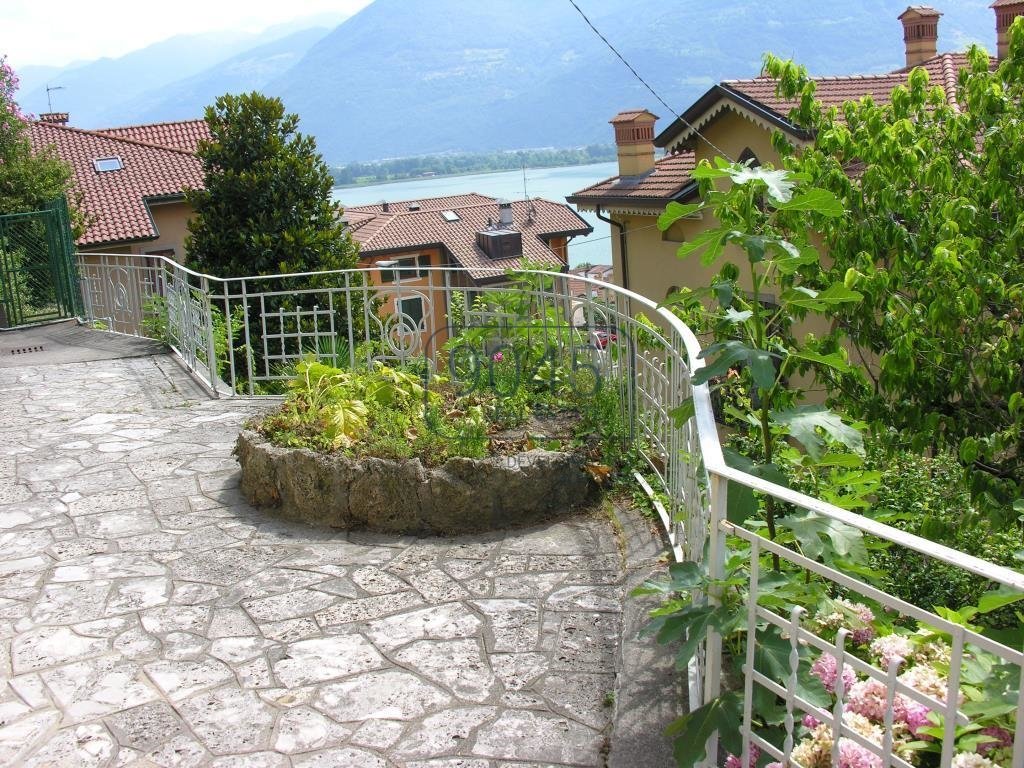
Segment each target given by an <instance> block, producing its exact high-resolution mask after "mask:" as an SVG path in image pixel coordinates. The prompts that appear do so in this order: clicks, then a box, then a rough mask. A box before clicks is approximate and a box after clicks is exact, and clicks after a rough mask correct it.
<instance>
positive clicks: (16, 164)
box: [0, 56, 80, 223]
mask: <svg viewBox="0 0 1024 768" xmlns="http://www.w3.org/2000/svg"><path fill="white" fill-rule="evenodd" d="M17 90H18V76H17V75H16V74H15V72H14V70H13V69H12V68H11V66H10V64H8V63H7V57H6V56H0V214H2V213H21V212H24V211H33V210H36V209H38V208H40V207H42V206H43V205H44V204H45V203H47V202H49V201H51V200H53V199H54V198H56V197H61V196H64V195H67V194H68V192H69V190H70V180H71V169H70V168H69V167H68V165H67V164H66V163H64V162H63V161H62V160H61V159H60V158H59V157H57V154H56V151H55V150H54V149H53V147H47V148H45V149H41V150H38V151H35V152H33V150H32V145H31V143H30V142H29V134H28V130H29V129H28V122H27V121H28V119H29V116H27V115H25V113H24V112H22V110H21V107H19V106H18V102H17V101H16V100H15V98H14V96H15V93H17ZM69 202H71V201H69ZM79 223H80V222H79Z"/></svg>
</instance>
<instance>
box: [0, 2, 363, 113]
mask: <svg viewBox="0 0 1024 768" xmlns="http://www.w3.org/2000/svg"><path fill="white" fill-rule="evenodd" d="M343 18H344V17H343V16H339V15H338V14H332V15H330V16H329V17H323V16H320V17H314V18H313V19H307V23H305V24H303V23H302V21H301V20H299V21H296V22H291V23H289V24H287V25H279V26H276V27H272V28H270V29H267V30H264V31H263V32H261V33H258V34H252V33H248V32H239V31H230V30H227V31H219V32H208V33H203V34H194V35H176V36H175V37H171V38H169V39H167V40H163V41H161V42H159V43H155V44H153V45H149V46H146V47H145V48H141V49H139V50H137V51H132V52H131V53H128V54H125V55H124V56H119V57H117V58H102V59H97V60H95V61H91V62H78V63H76V64H73V65H70V66H68V67H64V68H62V69H59V70H56V71H54V68H52V67H26V68H25V70H26V74H27V75H28V77H27V78H25V80H26V82H25V83H24V84H23V85H22V87H21V89H20V91H19V93H18V101H19V103H20V104H21V107H22V109H24V110H26V111H28V112H32V113H36V114H38V113H41V112H47V111H49V110H48V106H47V98H46V84H47V83H49V84H50V85H51V86H60V87H61V90H59V91H56V92H55V93H53V94H52V96H53V109H54V110H55V111H58V112H69V113H70V114H71V118H72V124H73V125H76V126H78V127H80V128H98V127H102V126H106V125H113V124H118V123H122V124H123V123H128V122H132V121H133V120H134V118H135V117H136V116H137V114H138V108H137V107H135V106H133V105H135V104H136V103H137V101H140V100H141V101H142V103H152V102H160V101H162V100H163V94H164V91H165V89H167V88H168V86H170V85H172V84H177V83H180V82H181V81H183V80H188V79H190V78H193V77H195V76H197V75H201V74H202V73H205V72H207V71H208V70H209V69H210V68H211V67H214V66H216V65H221V64H224V63H226V62H228V61H229V60H231V59H233V58H234V57H236V56H238V55H239V54H243V53H244V52H246V51H252V50H253V49H254V48H256V47H258V46H263V45H267V44H269V45H270V46H273V44H274V42H275V41H279V40H281V39H287V38H288V37H295V35H296V34H298V35H300V36H301V35H302V34H303V32H302V31H297V30H302V29H303V28H307V29H308V28H309V27H318V28H319V29H320V34H321V35H322V34H323V33H324V32H325V31H326V30H327V29H329V28H331V27H334V26H336V25H337V23H338V21H339V19H343ZM309 42H312V40H310V41H309ZM307 47H308V46H307ZM304 51H305V48H303V49H301V51H299V54H298V55H301V53H302V52H304ZM273 74H277V70H274V71H273ZM229 79H230V78H229ZM41 81H42V82H41ZM223 92H224V91H220V92H219V93H223ZM219 93H218V94H217V95H219ZM196 114H198V113H197V112H193V113H192V114H190V115H189V116H190V117H194V116H196ZM160 119H167V118H160Z"/></svg>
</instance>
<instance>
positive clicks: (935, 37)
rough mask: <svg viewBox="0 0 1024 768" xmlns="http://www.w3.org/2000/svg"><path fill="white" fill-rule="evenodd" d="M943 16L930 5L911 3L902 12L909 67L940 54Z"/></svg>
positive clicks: (901, 19) (901, 17)
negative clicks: (940, 29) (940, 24)
mask: <svg viewBox="0 0 1024 768" xmlns="http://www.w3.org/2000/svg"><path fill="white" fill-rule="evenodd" d="M941 16H942V14H941V13H939V12H938V11H937V10H935V9H934V8H932V7H931V6H929V5H911V6H910V7H908V8H907V10H905V11H904V12H903V13H901V14H900V17H899V18H900V21H901V22H903V43H904V45H905V46H906V55H907V68H910V67H916V66H918V65H919V64H923V63H924V62H926V61H928V59H931V58H934V57H935V56H936V55H937V54H938V49H939V17H941Z"/></svg>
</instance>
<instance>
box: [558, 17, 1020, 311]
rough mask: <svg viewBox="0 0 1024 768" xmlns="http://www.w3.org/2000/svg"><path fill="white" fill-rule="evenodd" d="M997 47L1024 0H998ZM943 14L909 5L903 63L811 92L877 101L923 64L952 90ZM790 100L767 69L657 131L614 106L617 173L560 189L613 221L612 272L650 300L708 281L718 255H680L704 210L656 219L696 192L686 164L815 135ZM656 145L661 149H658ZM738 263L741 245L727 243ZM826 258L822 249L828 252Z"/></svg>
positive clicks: (825, 81) (760, 157) (1001, 52)
mask: <svg viewBox="0 0 1024 768" xmlns="http://www.w3.org/2000/svg"><path fill="white" fill-rule="evenodd" d="M992 8H993V9H994V10H995V16H996V33H997V51H998V56H999V58H1002V57H1003V56H1005V54H1006V51H1007V48H1008V44H1009V38H1008V30H1009V28H1010V25H1011V24H1012V23H1013V21H1014V19H1015V18H1016V17H1017V16H1022V15H1024V0H996V2H995V3H993V5H992ZM941 15H942V14H941V13H940V12H939V11H937V10H935V9H934V8H931V7H928V6H921V5H917V6H911V7H909V8H907V10H906V11H904V12H903V13H902V14H901V15H900V17H899V20H900V21H901V22H902V24H903V30H904V42H905V44H906V50H905V53H906V66H905V67H904V68H901V69H898V70H896V71H894V72H889V73H886V74H880V75H853V76H844V77H819V78H815V81H816V83H817V96H818V98H819V99H821V100H822V101H824V102H825V103H826V104H830V105H837V106H838V105H841V104H843V103H844V102H846V101H850V100H854V99H858V98H861V97H863V96H867V95H870V96H871V97H872V98H873V99H874V100H875V102H876V103H880V104H884V103H887V102H888V101H889V97H890V94H891V92H892V90H893V88H895V87H896V86H898V85H901V84H905V83H906V82H907V78H908V76H909V74H910V71H911V70H912V69H914V68H915V67H924V68H925V69H926V70H927V71H928V74H929V76H930V79H931V82H932V83H935V84H938V85H940V86H942V87H943V88H945V89H946V92H947V94H948V95H949V98H951V99H952V98H953V97H954V92H955V86H956V82H957V73H958V72H959V70H960V69H961V68H962V67H964V66H965V64H966V57H965V55H964V54H962V53H943V54H939V53H937V44H938V25H939V18H940V16H941ZM793 106H795V105H794V104H791V103H787V102H785V101H783V100H781V99H779V98H778V97H777V96H776V95H775V81H774V80H772V79H771V78H768V77H757V78H752V79H748V80H726V81H724V82H722V83H719V84H718V85H715V86H714V87H712V88H711V89H710V90H709V91H708V92H707V93H705V94H704V95H703V96H701V97H700V98H699V99H698V100H697V101H696V102H694V103H693V104H692V105H691V106H690V107H689V108H688V109H687V110H686V111H685V112H683V113H682V115H681V116H680V117H681V119H677V120H675V121H673V122H672V123H671V124H670V125H668V126H667V127H666V128H664V129H663V130H661V132H660V133H657V134H656V133H655V123H656V121H657V120H658V117H657V116H656V115H654V114H652V113H651V112H649V111H647V110H644V109H636V110H628V111H625V112H620V113H619V114H618V115H616V116H615V117H614V118H613V119H612V120H611V124H612V126H613V128H614V130H615V143H616V146H617V148H618V162H619V169H618V170H619V174H618V175H617V176H613V177H611V178H609V179H605V180H604V181H601V182H598V183H596V184H593V185H591V186H589V187H586V188H585V189H581V190H579V191H578V192H575V193H574V194H572V195H570V196H569V197H567V198H566V200H567V201H568V202H569V203H572V204H574V205H576V206H577V207H578V208H579V209H580V210H583V211H594V212H596V213H597V215H598V218H600V219H602V220H603V221H607V222H608V224H609V226H610V227H611V235H612V257H613V271H614V276H613V281H614V282H615V283H616V284H617V285H620V286H622V287H624V288H628V289H630V290H632V291H635V292H637V293H639V294H641V295H644V296H647V297H648V298H651V299H654V300H656V301H661V300H662V299H664V298H665V296H666V295H667V294H668V293H670V292H673V291H674V290H676V289H678V288H680V287H689V288H699V287H703V286H706V285H708V284H709V283H710V281H711V278H712V277H713V276H714V274H716V273H717V271H718V270H719V269H720V268H721V264H716V265H713V266H711V267H704V266H702V265H701V263H700V260H699V259H696V258H688V259H685V260H684V259H680V258H678V257H677V256H676V250H677V249H678V247H679V244H680V243H681V242H684V241H686V240H689V239H691V238H692V237H694V236H695V235H697V234H699V233H700V232H702V231H703V230H704V229H706V228H708V227H709V226H711V225H712V224H713V222H710V221H709V219H708V218H707V217H706V216H705V217H704V218H701V217H693V218H689V219H685V220H682V221H680V222H677V223H676V224H675V225H674V226H673V227H672V228H671V229H669V230H668V231H667V232H661V231H660V230H659V229H658V227H657V224H656V221H657V217H658V215H659V214H660V213H661V212H662V211H664V210H665V206H666V205H667V204H668V203H669V202H671V201H677V202H681V203H685V202H693V201H694V199H695V198H696V195H697V184H696V182H695V181H694V180H693V179H692V177H691V175H690V174H691V172H692V171H693V169H694V168H695V167H696V165H697V164H698V163H699V162H701V161H702V160H709V161H710V160H712V159H713V158H714V157H715V156H718V155H720V154H722V153H724V154H726V155H727V156H728V157H730V158H733V159H735V160H738V161H740V162H743V161H747V160H754V161H755V162H757V163H771V164H773V165H775V166H776V167H778V166H779V165H780V162H779V157H778V154H777V153H776V152H775V150H774V149H773V148H772V143H771V136H772V133H773V132H775V131H782V132H783V133H784V134H786V136H787V138H788V139H789V140H790V141H791V142H793V143H794V144H797V145H800V144H806V143H808V142H809V141H811V140H812V138H813V137H812V136H810V135H808V134H807V132H806V131H804V130H802V129H800V128H799V127H798V126H796V125H794V124H793V123H792V122H790V119H789V112H790V110H791V108H792V107H793ZM656 148H660V149H662V150H664V153H665V154H664V156H663V157H661V158H660V159H657V160H656V159H655V151H656ZM727 258H729V259H731V260H733V261H734V262H736V263H737V264H739V263H740V261H741V259H742V258H743V257H742V255H741V254H740V253H739V252H738V251H733V252H732V253H728V252H727ZM826 258H827V255H826Z"/></svg>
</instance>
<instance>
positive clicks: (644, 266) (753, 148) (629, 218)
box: [611, 110, 830, 402]
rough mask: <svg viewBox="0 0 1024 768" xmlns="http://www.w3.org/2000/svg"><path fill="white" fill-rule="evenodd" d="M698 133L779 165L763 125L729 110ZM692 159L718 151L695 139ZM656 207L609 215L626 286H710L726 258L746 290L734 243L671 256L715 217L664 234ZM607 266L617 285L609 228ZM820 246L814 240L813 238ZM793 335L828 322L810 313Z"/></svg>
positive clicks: (653, 290) (647, 289)
mask: <svg viewBox="0 0 1024 768" xmlns="http://www.w3.org/2000/svg"><path fill="white" fill-rule="evenodd" d="M701 132H702V133H703V134H704V135H705V136H706V137H707V138H708V139H709V140H710V141H711V142H712V143H713V144H715V146H716V147H718V148H719V149H721V150H722V152H724V153H726V154H727V155H728V156H729V157H731V158H733V159H736V160H738V159H739V158H740V157H741V156H742V155H744V154H745V153H748V152H749V153H753V155H754V156H755V157H756V158H757V160H758V161H759V162H760V163H765V164H768V163H770V164H771V165H773V166H775V167H779V165H780V161H779V156H778V153H777V152H776V151H775V150H774V148H773V147H772V145H771V132H770V130H769V129H768V128H767V127H766V126H763V125H761V124H759V123H757V122H754V121H753V120H750V119H748V118H747V117H745V116H743V115H740V114H737V113H735V112H733V111H731V110H724V111H722V112H720V113H719V115H718V117H717V118H716V119H714V120H713V121H712V122H711V123H710V124H709V125H707V126H705V127H704V128H702V129H701ZM694 150H695V153H696V156H697V159H698V161H700V160H708V161H709V162H712V161H713V159H714V157H715V156H717V155H719V154H720V153H719V152H718V151H717V150H716V149H714V148H712V147H711V146H710V145H709V144H708V143H707V142H704V141H698V142H697V143H696V144H695V145H694ZM662 211H663V209H662V208H656V209H651V210H650V213H643V214H641V213H639V212H634V213H630V214H624V213H614V212H613V213H612V214H611V217H612V218H613V219H614V220H615V221H617V222H620V223H621V224H623V225H624V226H625V228H626V232H627V235H626V255H627V265H626V269H627V272H626V273H625V274H626V275H627V279H628V288H629V289H630V290H632V291H635V292H636V293H639V294H641V295H643V296H646V297H647V298H649V299H652V300H654V301H658V302H661V301H663V300H664V299H665V297H666V296H667V295H668V293H670V292H672V291H675V290H677V289H679V288H691V289H698V288H703V287H706V286H708V285H710V284H711V281H712V279H713V278H714V276H715V275H716V274H718V272H719V271H721V269H722V266H723V265H724V264H725V263H727V262H731V263H733V264H735V265H736V266H737V267H738V268H739V272H740V275H741V280H740V283H741V285H742V286H743V287H744V288H746V289H747V290H748V291H750V290H751V282H750V279H749V274H750V266H749V264H748V262H747V259H746V255H745V254H744V253H743V251H742V250H740V249H739V248H737V247H735V246H730V247H728V248H727V249H726V250H725V252H724V253H723V255H722V256H721V257H719V259H718V260H717V261H715V263H714V264H711V265H709V266H705V265H703V264H702V263H701V261H700V255H699V254H697V255H690V256H686V257H684V258H680V257H679V256H677V255H676V251H677V250H678V248H679V246H680V245H681V244H682V243H683V242H685V241H687V240H692V239H693V238H694V237H695V236H697V235H699V234H700V233H701V232H704V231H705V230H707V229H710V228H712V227H715V226H717V221H716V220H715V219H714V217H712V216H710V215H709V214H701V215H698V216H696V217H694V218H691V219H684V220H682V221H679V222H677V223H676V224H675V225H674V226H673V227H672V228H671V229H670V230H668V231H667V232H662V231H661V230H660V229H658V227H657V217H658V215H659V214H660V213H661V212H662ZM611 235H612V264H613V266H614V281H615V283H616V284H618V285H620V286H621V285H622V284H623V274H624V272H623V265H622V248H621V241H620V238H619V236H618V229H617V228H616V227H614V226H612V227H611ZM815 240H817V241H818V242H817V243H816V244H817V245H818V246H819V249H820V247H821V243H820V238H815ZM821 254H822V259H823V261H825V262H826V263H827V253H825V252H824V251H822V252H821ZM795 330H796V332H797V334H798V335H804V334H807V333H813V334H815V335H816V336H821V335H824V334H825V333H828V331H829V330H830V329H829V323H828V321H826V320H825V319H824V318H822V317H820V316H817V315H813V316H810V317H808V318H807V320H805V321H804V322H803V323H801V324H800V325H799V326H797V328H796V329H795ZM794 383H795V384H797V385H798V386H802V387H808V386H809V384H810V382H808V381H806V380H797V381H795V382H794ZM823 398H824V393H823V392H822V393H818V392H810V393H808V399H809V400H810V401H812V402H814V401H820V400H822V399H823Z"/></svg>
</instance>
